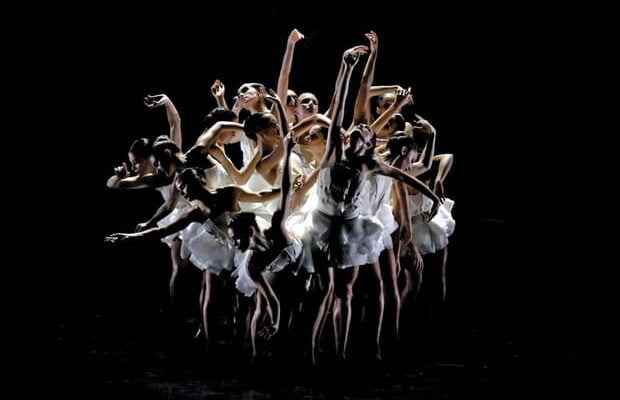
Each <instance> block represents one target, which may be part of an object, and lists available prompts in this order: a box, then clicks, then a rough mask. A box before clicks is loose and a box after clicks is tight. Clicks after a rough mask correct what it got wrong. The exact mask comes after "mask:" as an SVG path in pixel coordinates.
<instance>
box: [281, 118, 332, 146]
mask: <svg viewBox="0 0 620 400" xmlns="http://www.w3.org/2000/svg"><path fill="white" fill-rule="evenodd" d="M331 122H332V121H331V120H330V119H329V118H327V117H326V116H325V115H323V114H314V115H312V116H310V117H306V118H304V119H302V120H301V121H299V122H298V123H297V124H295V125H293V127H292V128H291V130H292V131H293V137H294V140H295V141H297V140H298V139H299V138H300V137H301V136H303V135H304V134H305V133H306V132H308V131H309V130H310V129H311V128H312V127H313V126H314V125H321V126H323V127H325V128H327V127H329V124H331Z"/></svg>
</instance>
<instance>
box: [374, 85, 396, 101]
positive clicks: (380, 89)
mask: <svg viewBox="0 0 620 400" xmlns="http://www.w3.org/2000/svg"><path fill="white" fill-rule="evenodd" d="M398 90H403V88H402V87H401V86H399V85H390V86H373V87H371V88H370V90H369V91H368V98H372V97H377V96H383V95H384V94H386V93H396V92H397V91H398Z"/></svg>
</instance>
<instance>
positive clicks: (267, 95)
mask: <svg viewBox="0 0 620 400" xmlns="http://www.w3.org/2000/svg"><path fill="white" fill-rule="evenodd" d="M260 93H261V94H262V95H263V98H264V99H265V100H266V101H268V102H270V103H280V104H282V102H281V101H280V97H279V96H278V94H277V93H276V92H275V91H274V90H273V89H267V92H260Z"/></svg>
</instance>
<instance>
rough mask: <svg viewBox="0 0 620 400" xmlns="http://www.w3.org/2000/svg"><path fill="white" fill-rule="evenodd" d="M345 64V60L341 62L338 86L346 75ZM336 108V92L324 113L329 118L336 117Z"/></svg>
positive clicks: (337, 79)
mask: <svg viewBox="0 0 620 400" xmlns="http://www.w3.org/2000/svg"><path fill="white" fill-rule="evenodd" d="M344 70H345V65H344V61H343V62H341V63H340V70H339V71H338V75H337V76H336V87H338V82H341V81H342V77H343V76H344ZM335 110H336V93H334V94H333V96H332V98H331V100H330V102H329V108H328V109H327V111H325V112H324V113H323V115H325V116H326V117H327V118H329V119H330V120H331V119H334V111H335Z"/></svg>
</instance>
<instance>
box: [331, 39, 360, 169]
mask: <svg viewBox="0 0 620 400" xmlns="http://www.w3.org/2000/svg"><path fill="white" fill-rule="evenodd" d="M366 51H368V48H367V47H366V46H357V47H353V48H352V49H349V50H347V51H345V52H344V54H343V56H342V60H343V65H344V74H343V76H342V79H339V80H338V81H337V82H336V88H335V89H334V99H335V100H334V115H333V119H332V123H331V124H330V126H329V132H328V134H327V148H326V149H325V154H324V155H323V160H321V163H320V166H319V169H320V168H322V167H324V166H325V165H326V164H327V163H328V162H329V160H331V159H332V158H333V157H334V156H335V158H336V159H339V158H340V157H341V155H342V154H341V153H342V143H341V138H340V129H341V128H342V120H343V118H344V106H345V103H346V98H347V91H348V90H349V82H350V81H351V72H353V68H354V67H355V64H357V61H358V60H359V56H360V54H362V53H364V52H366ZM339 78H340V77H339Z"/></svg>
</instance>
